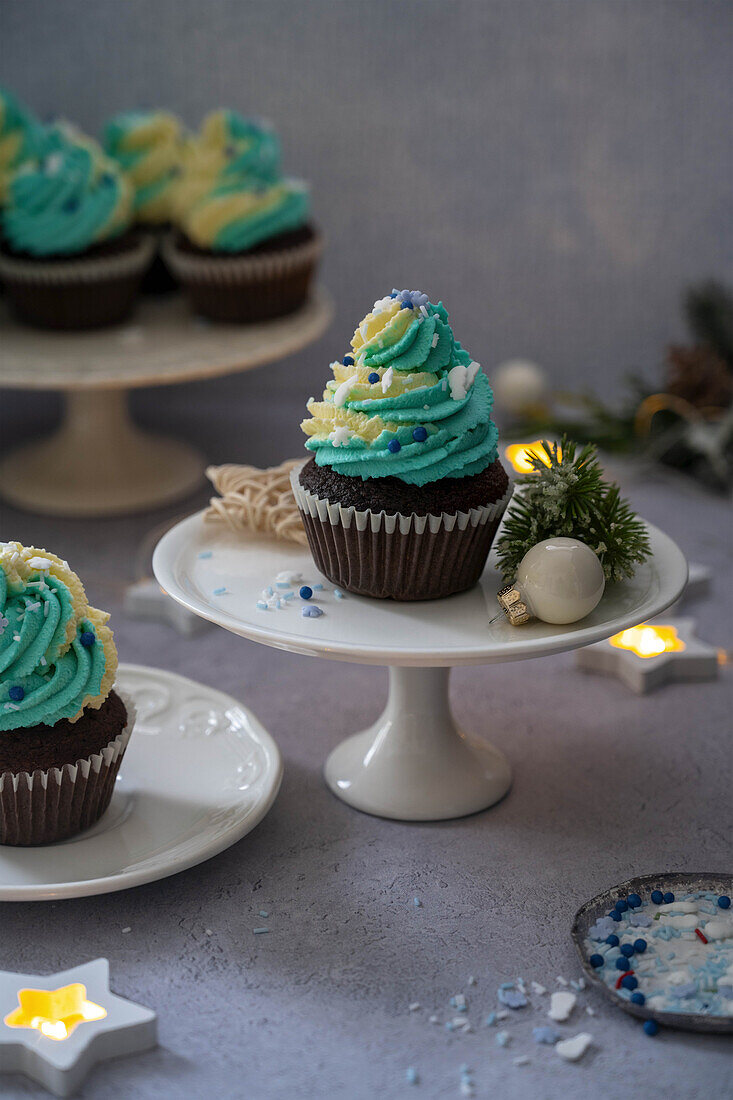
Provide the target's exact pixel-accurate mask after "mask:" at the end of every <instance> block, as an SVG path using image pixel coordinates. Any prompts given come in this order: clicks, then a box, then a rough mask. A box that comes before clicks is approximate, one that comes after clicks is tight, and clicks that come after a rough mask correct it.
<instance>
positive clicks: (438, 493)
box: [296, 459, 510, 601]
mask: <svg viewBox="0 0 733 1100" xmlns="http://www.w3.org/2000/svg"><path fill="white" fill-rule="evenodd" d="M322 475H324V468H323V467H317V466H315V463H314V462H313V461H311V462H309V463H307V464H306V466H305V467H304V468H303V469H302V470H301V472H300V476H299V484H300V486H302V488H304V489H306V490H308V491H309V492H310V493H311V494H312V496H313V497H317V498H318V500H319V502H320V503H321V512H323V514H319V509H318V506H317V505H316V504H315V502H314V501H313V499H311V501H310V503H311V504H312V505H313V508H309V507H304V506H303V504H304V503H305V504H307V503H308V501H307V499H306V498H305V497H304V498H303V500H302V501H301V500H300V499H299V500H298V504H299V507H300V509H301V518H302V520H303V525H304V527H305V531H306V535H307V536H308V544H309V546H310V549H311V553H312V554H313V559H314V561H315V563H316V565H317V567H318V569H319V570H320V571H321V572H322V573H323V574H324V575H325V576H326V577H328V579H329V580H330V581H332V582H333V584H335V585H336V586H337V587H339V588H343V589H345V590H346V591H349V592H354V593H356V594H357V595H360V596H372V597H375V598H377V599H392V600H399V601H412V600H435V599H441V598H443V597H444V596H451V595H454V594H455V593H457V592H464V591H465V590H466V589H468V588H471V587H472V586H473V585H474V584H475V583H476V582H477V580H478V579H479V577H480V576H481V573H482V572H483V569H484V566H485V564H486V558H487V557H488V554H489V550H490V549H491V544H492V542H493V540H494V536H495V535H496V532H497V530H498V528H499V524H500V523H501V518H502V515H503V513H504V509H505V507H506V504H507V503H508V500H509V496H510V492H509V480H508V478H507V476H506V472H505V471H504V469H503V467H502V466H501V463H500V462H499V460H498V459H497V460H496V462H494V463H493V464H492V465H491V466H490V467H488V469H487V470H484V471H482V472H481V473H480V474H475V475H473V476H472V477H467V478H451V479H446V480H444V481H442V482H434V483H433V484H432V485H426V486H423V487H422V489H420V488H418V487H416V486H412V485H407V484H406V483H405V482H401V481H399V479H398V478H380V479H379V480H378V481H377V480H376V479H375V480H374V483H373V484H372V483H370V482H369V481H367V482H364V481H362V480H361V479H360V478H348V477H344V476H343V475H341V474H335V473H333V471H331V470H329V471H327V472H326V473H325V476H322ZM344 482H347V483H348V485H344V484H342V483H344ZM388 483H389V484H388ZM316 486H318V488H316ZM327 488H328V489H330V491H329V492H328V493H326V489H327ZM337 490H338V491H337ZM297 496H298V494H297V493H296V498H297ZM324 501H325V502H327V503H328V505H329V506H330V505H333V504H337V505H340V508H341V512H340V513H338V514H336V513H335V512H334V510H333V509H331V510H330V512H325V509H323V507H322V505H323V502H324ZM314 510H315V512H316V514H313V511H314ZM459 513H460V514H462V518H461V516H460V515H459ZM395 514H396V515H397V519H396V520H393V519H390V518H389V517H394V516H395ZM467 515H468V516H469V517H470V518H469V519H468V520H467V519H466V516H467Z"/></svg>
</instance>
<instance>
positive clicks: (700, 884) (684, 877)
mask: <svg viewBox="0 0 733 1100" xmlns="http://www.w3.org/2000/svg"><path fill="white" fill-rule="evenodd" d="M654 889H659V890H662V891H663V892H664V891H666V890H671V891H672V892H673V893H674V892H676V891H680V892H682V893H692V892H693V891H695V890H710V891H712V892H714V893H720V894H728V895H730V894H731V893H732V892H733V875H723V874H715V873H710V874H705V873H702V872H701V873H700V874H689V873H685V872H678V873H674V872H672V871H669V872H667V873H665V874H661V875H640V876H639V877H638V878H631V879H629V880H628V881H627V882H621V883H619V884H618V886H612V887H611V888H610V889H608V890H604V891H603V893H602V894H598V895H597V896H596V897H594V898H592V899H591V901H587V902H586V903H585V905H583V906H581V908H580V909H579V910H578V912H577V913H576V914H575V920H574V922H573V930H572V937H573V943H574V944H575V947H576V949H577V951H578V955H579V956H580V963H581V966H582V967H583V970H584V971H585V973H586V975H587V976H588V978H590V980H591V981H592V982H593V983H594V985H596V986H598V987H599V988H600V989H602V990H603V992H604V993H605V994H606V996H607V997H608V998H609V999H610V1000H611V1001H612V1002H613V1003H614V1004H615V1005H616V1006H617V1007H618V1008H621V1009H623V1011H624V1012H628V1013H629V1014H630V1015H631V1016H638V1017H639V1019H640V1020H655V1021H656V1022H657V1023H658V1024H661V1025H663V1026H664V1027H678V1028H683V1029H684V1030H685V1031H707V1032H711V1033H713V1034H717V1035H721V1034H728V1033H731V1032H733V1016H705V1015H702V1014H701V1013H699V1012H659V1011H657V1010H656V1009H653V1008H649V1007H648V1006H647V1005H635V1004H631V1002H630V1001H625V1000H623V999H622V998H621V997H617V996H616V993H615V991H614V990H613V989H609V987H608V986H607V985H606V983H605V982H604V981H603V980H602V979H601V978H600V977H599V976H598V974H597V973H596V971H595V970H594V969H593V967H592V966H591V965H590V963H589V962H588V958H587V956H586V953H585V948H584V941H585V938H586V936H587V934H588V929H589V928H590V927H591V925H593V924H594V923H595V921H596V919H597V918H598V917H600V916H603V915H604V914H605V913H607V912H608V910H609V909H610V908H612V907H613V903H614V902H615V900H616V898H618V897H626V896H627V895H628V894H631V893H636V894H641V896H642V897H644V898H646V897H647V896H648V894H649V891H650V890H654Z"/></svg>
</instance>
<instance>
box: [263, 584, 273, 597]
mask: <svg viewBox="0 0 733 1100" xmlns="http://www.w3.org/2000/svg"><path fill="white" fill-rule="evenodd" d="M265 595H266V596H272V595H273V587H272V585H271V584H268V586H267V588H266V589H265Z"/></svg>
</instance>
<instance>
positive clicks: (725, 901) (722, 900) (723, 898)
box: [718, 894, 730, 909]
mask: <svg viewBox="0 0 733 1100" xmlns="http://www.w3.org/2000/svg"><path fill="white" fill-rule="evenodd" d="M718 905H719V906H720V908H721V909H730V898H729V897H728V895H727V894H721V895H720V897H719V898H718Z"/></svg>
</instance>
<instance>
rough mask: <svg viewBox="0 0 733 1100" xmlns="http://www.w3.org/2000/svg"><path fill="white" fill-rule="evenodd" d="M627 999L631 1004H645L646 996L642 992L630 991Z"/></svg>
mask: <svg viewBox="0 0 733 1100" xmlns="http://www.w3.org/2000/svg"><path fill="white" fill-rule="evenodd" d="M629 1000H630V1001H631V1003H632V1005H643V1004H646V997H645V996H644V994H643V993H632V994H631V996H630V997H629Z"/></svg>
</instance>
